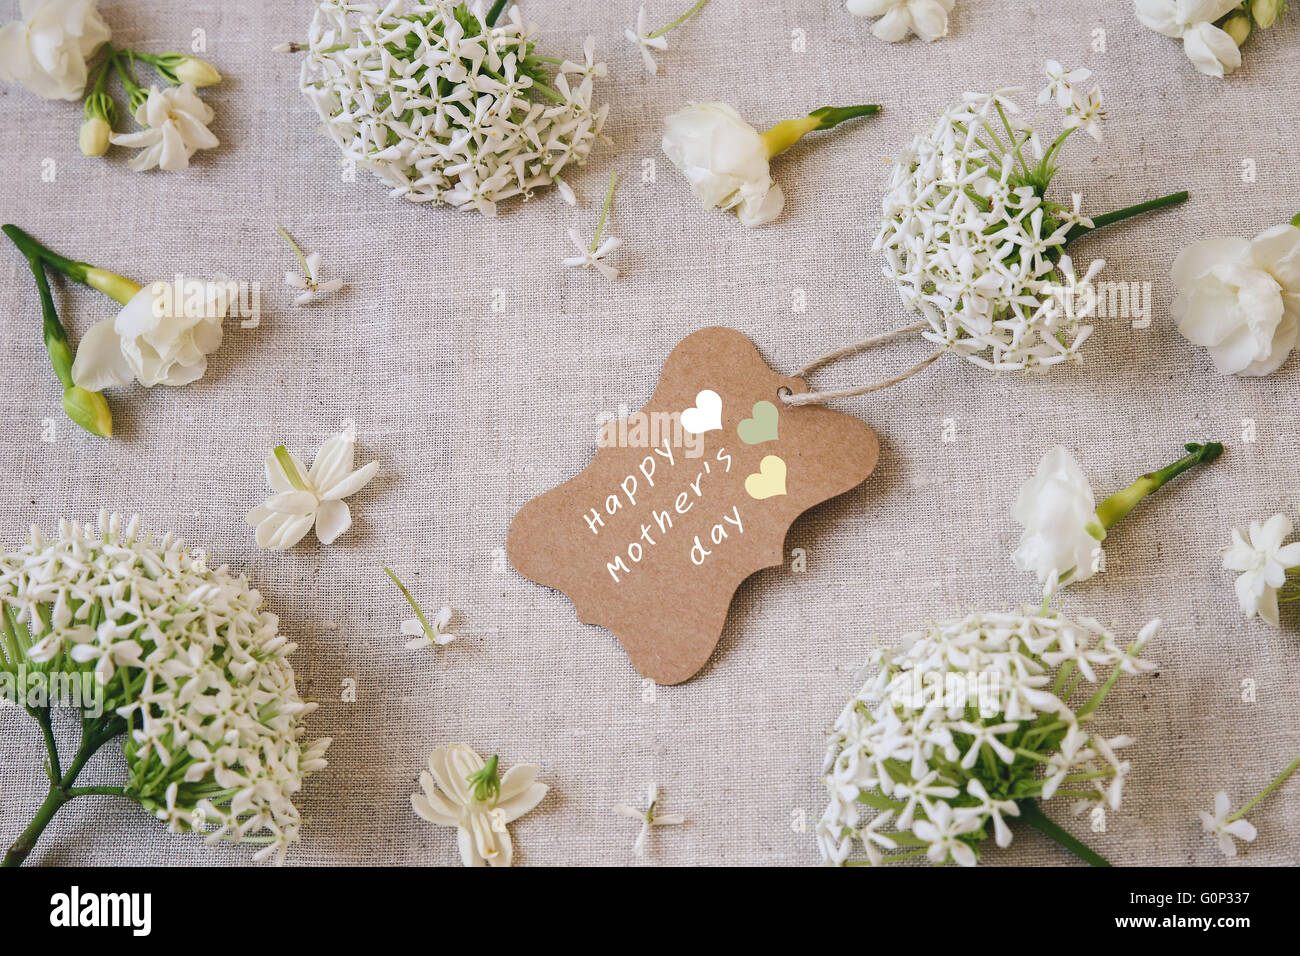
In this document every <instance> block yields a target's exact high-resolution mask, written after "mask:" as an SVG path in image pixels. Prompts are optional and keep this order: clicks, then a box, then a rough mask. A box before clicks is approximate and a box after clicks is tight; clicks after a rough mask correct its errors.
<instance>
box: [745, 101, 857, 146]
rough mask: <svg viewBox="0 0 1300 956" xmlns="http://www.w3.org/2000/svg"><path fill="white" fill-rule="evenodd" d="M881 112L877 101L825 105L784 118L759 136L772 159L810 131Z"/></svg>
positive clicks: (829, 127) (830, 127)
mask: <svg viewBox="0 0 1300 956" xmlns="http://www.w3.org/2000/svg"><path fill="white" fill-rule="evenodd" d="M879 112H880V105H879V104H877V103H866V104H863V105H861V106H823V107H821V108H820V109H815V110H813V111H812V112H811V113H809V114H808V115H807V116H800V117H799V118H798V119H788V120H782V121H781V122H780V123H777V124H776V125H775V126H773V127H772V128H771V129H769V130H768V131H767V132H765V133H763V134H762V135H761V136H760V137H759V138H760V139H762V141H763V145H764V146H766V147H767V156H768V158H769V159H771V158H772V157H773V156H779V155H780V154H781V153H784V152H785V151H786V150H787V149H789V148H790V147H791V146H793V145H794V144H795V143H797V142H799V140H801V139H803V138H804V137H805V136H807V135H808V134H809V133H812V132H814V131H816V130H823V129H832V128H833V127H836V126H839V125H840V124H841V123H843V122H844V121H845V120H851V119H856V118H857V117H859V116H873V115H875V114H876V113H879Z"/></svg>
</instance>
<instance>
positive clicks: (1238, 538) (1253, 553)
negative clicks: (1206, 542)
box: [1223, 515, 1300, 627]
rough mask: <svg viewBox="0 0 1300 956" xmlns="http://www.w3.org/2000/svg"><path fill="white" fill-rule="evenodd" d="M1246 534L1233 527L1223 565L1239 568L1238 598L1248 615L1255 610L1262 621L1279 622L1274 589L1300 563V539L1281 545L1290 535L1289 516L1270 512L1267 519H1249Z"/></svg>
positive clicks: (1225, 549) (1225, 550) (1279, 585)
mask: <svg viewBox="0 0 1300 956" xmlns="http://www.w3.org/2000/svg"><path fill="white" fill-rule="evenodd" d="M1248 534H1249V538H1248V537H1247V535H1243V534H1242V533H1241V531H1240V529H1237V528H1233V529H1232V544H1231V545H1229V546H1228V547H1227V548H1224V549H1223V566H1224V567H1225V568H1227V569H1228V570H1229V571H1239V572H1241V573H1240V576H1239V577H1238V578H1237V584H1236V590H1237V600H1238V602H1240V604H1241V610H1242V613H1243V614H1245V615H1246V617H1247V619H1249V618H1252V617H1254V616H1255V615H1256V614H1258V615H1259V616H1260V617H1261V618H1262V619H1263V620H1264V622H1265V623H1267V624H1271V625H1272V626H1273V627H1277V626H1278V622H1279V613H1278V606H1277V592H1278V589H1279V588H1280V587H1282V585H1284V584H1286V573H1287V571H1288V570H1290V569H1291V568H1295V567H1300V541H1298V542H1294V543H1292V544H1288V545H1283V543H1282V542H1284V541H1285V540H1286V539H1287V538H1288V537H1290V535H1291V519H1290V518H1288V517H1287V516H1286V515H1273V517H1271V518H1269V519H1268V521H1266V522H1264V523H1262V524H1261V523H1260V522H1258V521H1252V522H1251V523H1250V530H1249V532H1248Z"/></svg>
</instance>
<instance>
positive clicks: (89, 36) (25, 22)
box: [0, 0, 111, 100]
mask: <svg viewBox="0 0 1300 956" xmlns="http://www.w3.org/2000/svg"><path fill="white" fill-rule="evenodd" d="M19 9H20V10H21V12H22V17H23V19H22V21H21V22H14V23H6V24H5V25H4V26H2V27H0V80H4V81H5V82H17V83H19V84H21V85H22V86H24V87H26V88H27V89H29V90H31V91H32V92H33V93H35V94H36V95H37V96H43V97H45V98H46V99H47V100H79V99H81V96H82V94H83V93H84V92H85V90H86V78H87V70H86V61H87V60H89V59H90V58H91V57H92V56H94V55H95V51H97V50H98V49H99V48H100V47H101V46H103V45H104V44H105V43H107V42H108V38H109V36H110V35H111V31H110V30H109V29H108V24H106V23H105V22H104V20H103V18H102V17H101V16H100V15H99V10H98V9H96V7H95V0H22V4H21V5H20V7H19Z"/></svg>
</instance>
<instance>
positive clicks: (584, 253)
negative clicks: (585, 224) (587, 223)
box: [564, 228, 623, 280]
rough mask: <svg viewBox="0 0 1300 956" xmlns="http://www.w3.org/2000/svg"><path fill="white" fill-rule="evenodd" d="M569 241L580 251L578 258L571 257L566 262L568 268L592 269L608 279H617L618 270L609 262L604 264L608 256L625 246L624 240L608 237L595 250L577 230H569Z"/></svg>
mask: <svg viewBox="0 0 1300 956" xmlns="http://www.w3.org/2000/svg"><path fill="white" fill-rule="evenodd" d="M569 240H570V241H571V242H572V243H573V244H574V246H576V247H577V249H578V254H577V255H576V256H569V257H568V258H566V259H565V260H564V264H565V265H566V266H572V267H574V268H577V269H584V268H590V269H595V270H596V271H597V272H599V273H600V274H601V275H603V276H604V277H605V278H606V279H611V280H612V279H617V278H618V270H617V269H616V268H614V267H613V266H611V265H610V264H609V263H607V262H602V261H601V260H603V259H604V258H605V257H606V256H608V255H609V254H610V253H612V252H614V251H615V250H617V249H618V248H619V247H620V246H622V245H623V240H622V239H618V238H615V237H614V236H609V237H607V238H606V239H605V240H604V241H602V242H601V243H600V245H598V246H596V248H595V249H593V248H591V246H590V245H588V243H587V241H586V240H585V239H583V238H582V236H580V235H579V234H578V230H577V229H573V228H570V229H569Z"/></svg>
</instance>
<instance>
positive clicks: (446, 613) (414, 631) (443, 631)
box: [402, 607, 456, 651]
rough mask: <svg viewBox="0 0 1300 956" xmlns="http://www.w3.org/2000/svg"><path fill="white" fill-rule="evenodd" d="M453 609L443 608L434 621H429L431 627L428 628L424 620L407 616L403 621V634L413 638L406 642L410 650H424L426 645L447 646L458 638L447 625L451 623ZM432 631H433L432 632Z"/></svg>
mask: <svg viewBox="0 0 1300 956" xmlns="http://www.w3.org/2000/svg"><path fill="white" fill-rule="evenodd" d="M451 615H452V610H451V608H449V607H444V608H442V609H441V610H440V611H439V612H438V613H437V615H435V616H434V619H433V620H432V621H429V627H428V628H427V629H426V628H425V626H424V622H423V621H421V620H420V619H419V618H417V617H411V618H407V619H406V620H404V621H403V622H402V636H403V637H409V638H412V640H409V641H407V642H406V649H407V650H408V651H416V650H422V649H423V648H426V647H433V646H434V645H437V646H438V647H446V646H447V645H448V644H450V643H451V642H452V641H454V640H456V635H455V634H449V633H448V632H447V625H448V624H450V623H451ZM430 632H432V633H430Z"/></svg>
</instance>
